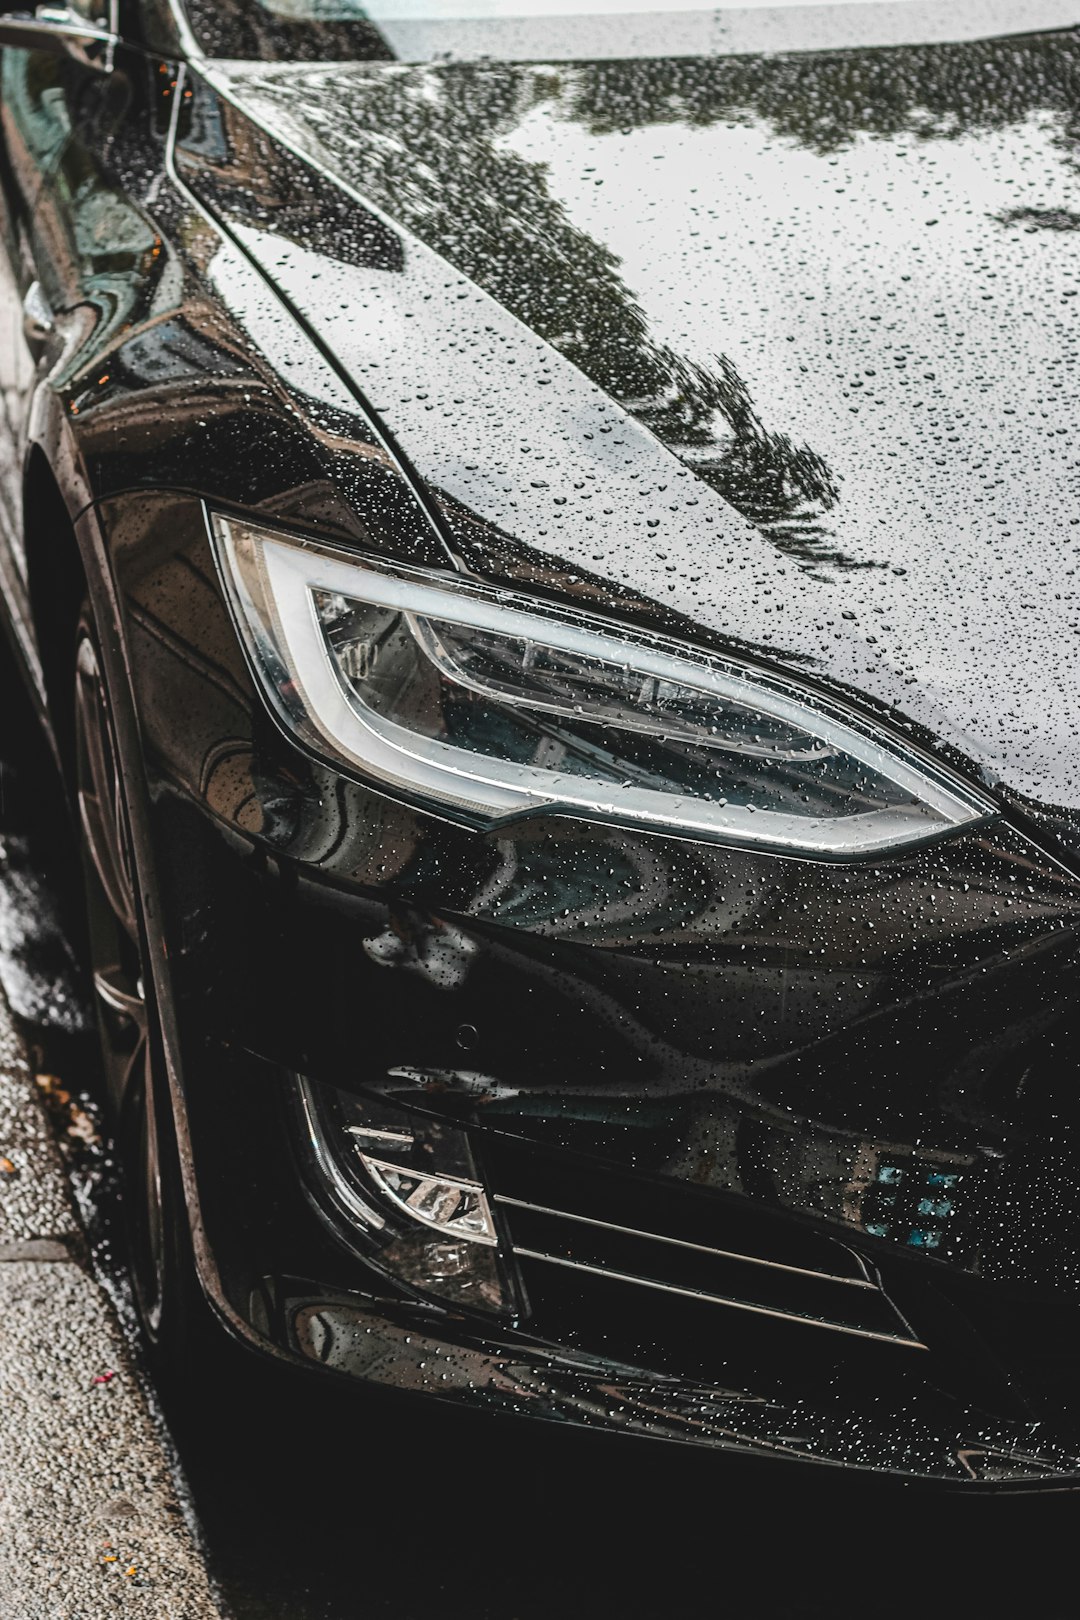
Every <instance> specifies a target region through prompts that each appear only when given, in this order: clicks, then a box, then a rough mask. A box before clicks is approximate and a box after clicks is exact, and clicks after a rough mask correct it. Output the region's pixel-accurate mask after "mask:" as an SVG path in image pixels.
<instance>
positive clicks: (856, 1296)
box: [484, 1139, 925, 1350]
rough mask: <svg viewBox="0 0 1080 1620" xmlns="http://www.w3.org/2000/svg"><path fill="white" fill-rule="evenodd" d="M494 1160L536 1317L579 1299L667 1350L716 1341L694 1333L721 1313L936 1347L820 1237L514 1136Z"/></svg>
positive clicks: (872, 1275) (869, 1277)
mask: <svg viewBox="0 0 1080 1620" xmlns="http://www.w3.org/2000/svg"><path fill="white" fill-rule="evenodd" d="M484 1160H485V1170H486V1174H487V1177H488V1182H489V1185H490V1186H491V1187H492V1189H493V1192H494V1200H495V1203H496V1205H497V1207H498V1209H499V1211H500V1214H501V1218H502V1222H503V1226H504V1229H505V1231H506V1233H507V1234H508V1237H509V1241H510V1246H511V1248H512V1250H513V1252H514V1255H515V1257H516V1259H517V1261H518V1265H519V1269H520V1270H521V1272H522V1275H523V1277H524V1278H525V1282H526V1287H527V1289H528V1291H529V1293H530V1298H531V1299H532V1303H533V1314H534V1317H537V1318H539V1317H547V1316H550V1315H551V1314H552V1312H554V1311H558V1309H559V1303H560V1296H563V1297H564V1303H566V1304H568V1303H569V1300H570V1298H571V1296H572V1297H573V1298H574V1299H575V1300H577V1301H578V1302H579V1303H582V1302H585V1301H588V1302H589V1303H590V1304H591V1305H592V1307H593V1309H594V1310H595V1311H597V1312H599V1314H600V1315H601V1316H603V1315H605V1314H608V1315H611V1316H615V1315H625V1314H626V1313H627V1312H629V1313H630V1314H631V1315H633V1314H637V1316H638V1318H639V1322H640V1324H641V1326H642V1327H643V1328H644V1327H646V1325H647V1329H648V1331H647V1337H648V1339H649V1341H650V1343H651V1344H653V1345H654V1346H655V1345H656V1344H657V1343H658V1341H660V1340H663V1339H669V1338H670V1337H671V1330H673V1329H675V1328H676V1324H679V1323H681V1324H682V1331H683V1332H689V1333H691V1334H694V1333H695V1331H696V1332H697V1333H698V1334H699V1335H700V1334H703V1335H704V1336H706V1337H707V1338H713V1337H715V1332H716V1326H717V1324H716V1320H715V1317H714V1319H713V1322H712V1323H711V1324H707V1323H706V1322H704V1321H701V1320H700V1319H698V1326H697V1328H696V1329H695V1326H694V1321H695V1315H694V1308H695V1307H699V1308H705V1309H706V1310H708V1311H711V1312H713V1313H715V1312H716V1311H717V1309H718V1308H719V1309H720V1310H722V1311H727V1312H737V1313H750V1314H752V1315H754V1316H757V1317H760V1318H766V1319H768V1318H771V1319H773V1320H774V1321H777V1322H783V1323H788V1324H794V1325H798V1326H800V1327H803V1328H815V1329H819V1330H825V1331H826V1332H828V1333H832V1334H840V1335H846V1336H848V1337H851V1338H858V1339H868V1340H877V1341H879V1342H882V1343H886V1344H889V1345H893V1346H897V1347H900V1348H903V1349H907V1350H923V1349H925V1345H924V1344H923V1343H922V1341H921V1339H920V1338H919V1337H918V1335H917V1334H916V1333H915V1331H914V1330H913V1328H912V1327H911V1325H910V1324H909V1323H908V1321H907V1320H906V1319H905V1317H904V1316H903V1315H902V1313H901V1312H900V1310H899V1309H898V1308H897V1306H896V1305H895V1304H894V1303H893V1302H892V1300H890V1298H889V1297H888V1295H887V1294H886V1293H885V1291H884V1289H883V1288H882V1286H881V1283H880V1280H879V1278H878V1276H877V1273H876V1272H875V1270H874V1268H873V1267H872V1266H870V1265H869V1264H868V1263H867V1262H866V1261H865V1260H864V1259H863V1258H862V1257H861V1256H860V1255H858V1254H857V1253H856V1252H855V1251H854V1250H852V1249H850V1248H848V1247H847V1246H846V1245H845V1244H843V1243H840V1242H837V1241H835V1240H834V1239H831V1238H828V1237H823V1236H821V1235H819V1234H818V1233H816V1232H814V1231H813V1230H812V1229H810V1228H805V1229H804V1228H800V1227H798V1226H795V1225H793V1223H791V1222H789V1221H783V1220H778V1219H777V1217H776V1216H774V1215H772V1214H771V1213H770V1212H769V1211H767V1210H765V1211H762V1210H749V1211H748V1210H747V1209H746V1208H745V1207H744V1206H740V1205H738V1204H736V1203H735V1201H733V1200H727V1199H724V1198H723V1197H721V1196H719V1195H717V1194H714V1193H709V1192H704V1191H702V1190H700V1189H697V1188H693V1187H688V1186H685V1185H680V1184H677V1183H673V1184H671V1185H670V1186H663V1185H657V1184H655V1183H653V1182H650V1181H649V1180H647V1179H646V1178H641V1179H640V1180H639V1179H638V1178H636V1177H633V1176H629V1175H627V1174H625V1173H624V1172H620V1171H617V1170H612V1169H610V1168H608V1167H604V1166H600V1167H598V1166H596V1165H592V1164H588V1163H582V1162H581V1161H577V1162H575V1161H574V1160H573V1159H572V1158H571V1156H570V1155H566V1156H564V1155H562V1154H556V1153H552V1152H548V1151H543V1152H537V1151H536V1150H535V1149H531V1148H527V1147H525V1146H524V1145H523V1144H519V1143H514V1142H511V1141H508V1140H506V1139H499V1140H497V1141H496V1142H494V1143H492V1144H491V1145H486V1150H485V1153H484ZM598 1290H599V1291H600V1292H599V1293H598V1292H597V1291H598ZM635 1298H636V1300H637V1305H636V1307H635V1304H634V1301H635ZM605 1299H606V1303H605ZM688 1312H690V1314H689V1315H688ZM559 1314H562V1313H561V1312H559ZM537 1325H540V1323H539V1321H538V1322H537ZM677 1336H681V1335H679V1334H677Z"/></svg>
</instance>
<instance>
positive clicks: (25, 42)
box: [0, 3, 116, 72]
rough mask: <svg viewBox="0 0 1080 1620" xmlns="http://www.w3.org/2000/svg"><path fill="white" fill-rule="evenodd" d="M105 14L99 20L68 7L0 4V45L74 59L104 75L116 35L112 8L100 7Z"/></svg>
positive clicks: (109, 63) (110, 62)
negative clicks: (72, 57) (35, 7)
mask: <svg viewBox="0 0 1080 1620" xmlns="http://www.w3.org/2000/svg"><path fill="white" fill-rule="evenodd" d="M97 9H98V10H101V11H105V12H107V15H103V16H101V17H100V18H96V17H95V18H91V17H87V16H84V15H83V14H82V13H81V12H80V11H76V10H75V9H74V8H73V7H71V6H38V7H37V9H36V10H30V9H28V8H27V7H26V6H25V5H23V6H18V7H15V6H7V5H4V4H2V3H0V45H13V46H16V47H21V48H22V49H23V50H27V51H52V52H53V53H54V54H56V55H58V56H74V57H76V58H77V59H78V60H79V61H80V62H83V63H84V64H85V65H86V66H87V67H92V68H98V69H100V70H101V71H103V72H107V71H108V70H109V69H110V68H111V67H112V57H113V49H114V47H115V45H116V32H115V29H114V27H113V26H112V25H113V17H114V13H115V6H114V5H112V4H109V5H108V6H104V5H103V6H101V7H99V8H97Z"/></svg>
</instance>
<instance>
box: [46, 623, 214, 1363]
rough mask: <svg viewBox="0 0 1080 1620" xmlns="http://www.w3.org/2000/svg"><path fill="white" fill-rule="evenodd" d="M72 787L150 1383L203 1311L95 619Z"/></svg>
mask: <svg viewBox="0 0 1080 1620" xmlns="http://www.w3.org/2000/svg"><path fill="white" fill-rule="evenodd" d="M73 673H74V725H73V736H74V785H75V792H76V796H77V807H78V819H79V841H80V848H81V854H82V866H83V877H84V886H85V893H86V917H87V940H88V948H89V955H90V969H91V972H92V975H93V984H94V991H95V1002H96V1005H97V1012H98V1023H99V1028H100V1033H101V1050H102V1061H103V1066H104V1074H105V1086H106V1091H107V1096H108V1102H109V1105H110V1109H111V1112H112V1114H113V1118H114V1122H115V1133H116V1141H117V1147H118V1150H119V1155H120V1161H121V1169H122V1175H123V1192H122V1200H123V1206H124V1226H125V1235H126V1240H127V1251H128V1269H129V1272H130V1276H131V1289H132V1295H133V1298H134V1302H135V1307H136V1310H137V1312H138V1315H139V1320H140V1323H141V1326H142V1330H143V1334H144V1336H145V1339H146V1343H147V1346H148V1348H149V1351H150V1354H151V1358H152V1360H153V1361H154V1363H155V1367H156V1370H158V1371H159V1373H164V1374H175V1373H178V1372H179V1371H180V1370H181V1369H183V1368H185V1367H188V1366H189V1365H190V1361H191V1357H192V1355H193V1354H195V1353H198V1352H199V1351H200V1350H202V1349H203V1348H204V1347H205V1343H206V1338H207V1334H208V1331H209V1325H210V1312H209V1309H208V1307H207V1305H206V1302H205V1300H204V1298H203V1295H202V1291H201V1289H200V1287H199V1284H198V1280H197V1278H196V1275H195V1265H194V1259H193V1255H192V1250H191V1235H190V1228H189V1226H188V1217H187V1206H186V1203H185V1200H184V1194H183V1183H182V1180H181V1174H180V1161H179V1153H178V1149H177V1143H176V1134H175V1129H174V1125H173V1115H172V1105H171V1101H170V1098H169V1094H168V1078H167V1075H166V1072H165V1066H164V1063H163V1061H162V1050H161V1040H160V1036H159V1032H158V1024H157V1018H156V1013H155V1007H154V1000H153V994H152V990H151V976H150V974H149V972H148V971H146V945H145V931H144V926H143V915H142V906H141V902H140V897H139V885H138V881H137V877H136V867H135V861H134V857H133V853H132V841H131V835H130V820H129V816H128V807H127V796H126V792H125V789H124V782H123V773H122V771H121V768H120V757H119V753H118V750H117V744H116V727H115V724H114V721H113V709H112V704H111V701H110V697H109V691H108V685H107V683H106V680H105V676H104V669H103V661H102V658H101V654H100V646H99V641H98V637H97V631H96V628H95V625H94V621H93V616H92V614H91V612H90V610H89V607H88V606H87V605H85V604H84V606H83V609H82V612H81V613H80V615H79V621H78V625H77V628H76V635H75V651H74V672H73Z"/></svg>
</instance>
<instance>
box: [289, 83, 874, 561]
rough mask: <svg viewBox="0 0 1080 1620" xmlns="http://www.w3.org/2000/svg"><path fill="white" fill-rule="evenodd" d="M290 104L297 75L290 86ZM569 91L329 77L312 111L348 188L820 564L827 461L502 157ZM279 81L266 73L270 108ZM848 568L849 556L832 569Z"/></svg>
mask: <svg viewBox="0 0 1080 1620" xmlns="http://www.w3.org/2000/svg"><path fill="white" fill-rule="evenodd" d="M282 87H283V88H284V89H285V93H286V96H287V98H288V100H290V101H291V100H292V99H293V98H294V97H295V94H296V78H295V75H294V74H291V73H290V74H289V75H288V76H287V78H286V79H285V80H283V81H282ZM559 87H560V79H559V78H558V77H556V76H554V75H545V76H540V75H537V74H536V73H535V72H534V71H532V70H530V71H527V72H524V71H522V70H521V69H518V68H514V67H510V66H504V67H500V66H494V65H489V64H484V65H474V66H466V65H457V66H455V67H453V68H451V69H441V68H403V69H394V70H390V71H384V70H383V71H380V70H376V71H374V72H371V73H368V72H365V70H364V69H362V68H358V67H350V68H348V69H346V70H342V71H340V72H339V71H338V70H335V69H333V68H329V69H327V68H323V69H319V70H316V74H315V75H313V80H312V85H311V89H310V95H309V98H308V102H307V106H306V109H305V116H306V120H307V121H308V122H309V123H310V124H311V125H313V126H314V127H315V128H316V129H317V132H318V135H319V137H320V139H321V141H322V142H323V144H324V146H325V148H326V149H327V151H328V153H329V154H330V155H331V156H332V157H333V158H335V159H336V160H338V161H339V162H340V163H341V165H342V167H343V168H344V169H346V170H347V172H348V174H349V177H350V180H351V181H352V182H353V184H354V185H356V186H357V187H358V188H359V189H360V190H362V191H363V192H365V193H366V195H368V196H370V197H371V198H372V200H373V201H374V202H376V203H378V204H379V205H380V206H381V207H383V208H385V209H386V211H387V212H388V213H389V214H391V215H392V216H393V217H395V218H397V219H399V220H400V221H401V222H402V223H403V224H405V225H406V226H408V227H409V228H410V229H411V230H413V231H415V232H416V234H417V235H418V236H419V237H421V239H423V240H424V241H427V242H428V243H430V244H431V245H432V246H433V247H434V248H435V249H436V250H437V251H438V252H439V253H440V254H442V255H443V256H444V257H445V258H447V259H448V260H450V261H451V262H452V263H453V264H455V265H456V266H457V267H458V268H459V269H460V270H461V271H462V272H463V273H464V274H465V275H467V276H469V277H470V278H472V279H473V280H475V281H476V282H477V283H478V284H479V285H481V286H483V287H485V288H486V289H487V290H488V291H489V292H491V293H492V294H493V296H495V297H496V298H498V299H499V300H500V302H501V303H502V304H504V305H505V306H506V307H507V308H508V309H510V310H512V311H513V313H514V314H515V315H517V316H518V317H519V318H520V319H521V320H522V321H524V322H525V323H526V324H527V325H528V326H529V327H531V329H532V330H533V331H535V332H537V333H539V334H540V335H541V336H542V337H544V338H546V339H547V340H548V341H549V342H550V343H552V344H553V345H554V346H555V347H556V348H558V349H559V350H560V351H561V352H562V353H563V354H565V355H566V356H567V357H568V358H569V359H570V360H572V361H574V363H575V364H576V365H578V366H580V368H581V369H582V370H583V371H584V372H585V373H586V374H587V375H588V376H589V377H591V378H592V379H593V381H594V382H596V383H598V384H599V385H600V387H602V388H603V389H604V390H605V391H606V392H607V393H609V394H611V395H612V396H613V397H614V398H615V399H617V400H619V401H620V402H621V403H622V404H623V405H625V406H626V407H627V408H628V409H629V410H630V411H632V412H633V414H634V415H635V416H637V417H638V418H639V419H640V420H641V421H643V422H645V423H646V424H647V426H649V427H650V428H651V429H652V430H653V432H655V433H656V434H657V436H658V437H659V438H660V439H662V440H663V441H664V442H665V443H666V444H668V445H669V446H670V447H671V448H672V449H673V450H675V451H676V453H678V454H679V455H681V456H682V457H683V458H684V459H685V460H686V461H687V462H688V463H689V464H690V465H692V466H693V468H694V470H695V471H696V472H697V473H698V475H699V476H700V477H702V478H704V479H706V480H707V481H708V482H709V483H711V484H712V485H713V486H714V487H715V488H716V489H717V490H718V491H719V492H720V493H721V494H722V495H723V496H724V497H725V499H727V500H729V501H730V502H731V503H732V505H734V506H736V507H738V508H739V510H741V511H743V512H744V513H746V515H747V516H749V517H751V518H752V519H753V520H754V521H756V522H758V523H762V524H765V525H783V529H782V530H781V529H777V530H776V531H775V536H776V538H777V542H778V543H781V544H787V545H789V547H790V549H792V550H795V551H797V552H799V554H801V555H813V556H814V557H815V558H816V559H818V560H821V559H822V558H823V557H824V556H827V553H824V552H823V551H822V550H821V549H820V548H819V547H817V546H815V545H814V544H813V540H814V535H815V532H816V530H815V524H814V519H815V517H816V516H817V515H819V514H820V513H821V512H822V511H824V510H827V509H828V508H829V507H830V506H832V505H833V504H834V502H835V500H836V495H837V491H836V487H835V485H834V483H833V480H832V477H831V475H830V473H829V469H828V467H827V466H826V465H825V463H824V462H823V461H822V459H821V457H820V456H818V455H816V454H815V453H814V452H813V451H812V450H810V449H808V448H807V447H805V446H796V445H794V444H793V443H792V441H791V440H790V439H789V438H788V437H787V436H786V435H784V434H779V433H773V432H770V431H769V430H767V429H766V428H765V426H764V425H763V423H762V422H761V420H760V418H759V416H758V414H757V412H756V411H755V409H754V405H753V402H752V400H751V398H750V395H749V393H748V392H747V389H746V385H745V384H744V383H743V381H742V379H741V378H740V377H739V375H738V373H737V371H736V370H735V367H734V365H733V364H732V363H731V361H730V360H728V359H726V358H724V357H717V359H716V361H715V364H714V365H713V367H711V368H708V369H707V368H706V367H704V366H702V365H699V364H696V363H694V362H692V361H689V360H687V359H685V358H683V357H682V356H680V355H679V354H677V353H676V352H675V351H674V350H672V349H671V348H669V347H668V346H666V345H664V344H660V343H657V342H656V341H654V340H653V339H652V338H651V337H650V335H649V328H648V321H647V318H646V316H645V313H644V311H643V310H642V309H641V307H640V305H639V304H637V303H636V302H635V300H634V298H633V297H632V295H631V293H630V292H629V291H628V289H627V288H626V286H625V284H624V282H623V280H622V278H621V275H620V265H619V260H618V259H617V258H616V256H615V255H614V254H613V253H612V252H611V251H610V250H609V249H608V248H607V247H605V246H604V245H603V244H602V243H599V242H597V241H595V240H594V239H593V238H592V237H591V236H589V235H588V234H587V233H586V232H585V231H583V230H581V229H580V228H579V227H578V226H576V225H575V224H574V223H573V222H572V221H571V220H570V218H569V216H568V214H567V212H566V210H565V208H564V207H563V205H562V204H561V203H560V202H559V201H558V200H557V199H555V198H553V197H552V196H551V194H550V191H549V189H548V184H547V175H546V171H545V168H544V166H543V165H542V164H540V163H534V162H530V161H528V160H527V159H526V158H523V157H521V156H519V155H518V154H517V153H515V152H513V151H511V150H509V149H508V148H507V147H506V146H504V145H500V144H499V142H498V138H499V136H500V135H501V134H504V133H507V132H509V131H510V130H512V129H513V128H515V127H516V125H517V124H518V122H519V121H520V119H521V117H522V115H523V114H524V113H525V112H526V111H527V110H528V108H529V107H530V106H531V105H534V104H535V103H537V102H539V101H543V100H546V99H548V98H549V97H550V96H552V95H554V94H558V93H559ZM275 88H276V87H275V80H274V76H273V75H272V74H271V75H269V76H267V77H263V76H260V80H259V94H260V98H261V99H264V100H271V101H272V100H273V99H274V96H275ZM832 560H835V561H838V562H842V561H843V559H842V558H841V557H840V556H839V554H835V555H834V556H833V559H832Z"/></svg>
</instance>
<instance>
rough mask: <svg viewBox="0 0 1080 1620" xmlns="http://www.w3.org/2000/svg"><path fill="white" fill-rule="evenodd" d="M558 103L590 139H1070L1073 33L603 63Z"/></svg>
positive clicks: (832, 148) (1077, 60)
mask: <svg viewBox="0 0 1080 1620" xmlns="http://www.w3.org/2000/svg"><path fill="white" fill-rule="evenodd" d="M561 80H562V86H561V87H562V100H563V107H564V110H565V111H566V113H567V114H568V116H569V117H571V118H573V119H574V120H575V121H577V122H579V123H582V124H584V125H586V127H587V128H589V129H590V130H591V131H592V132H593V133H594V134H604V133H607V132H610V131H614V130H623V131H626V130H630V129H641V128H644V127H645V126H647V125H649V124H661V123H663V124H670V123H672V122H673V121H678V122H680V123H684V124H687V125H690V126H691V127H692V126H694V125H698V126H706V125H709V124H715V123H728V124H731V123H745V124H750V123H765V124H768V125H769V126H770V128H771V129H772V130H773V132H774V133H775V134H776V135H779V136H781V137H785V138H788V139H790V140H793V141H797V142H798V144H799V145H800V146H805V147H808V148H809V149H810V150H811V151H813V152H818V153H821V154H826V153H830V152H836V151H838V150H840V149H841V148H843V147H844V146H846V145H848V144H849V143H850V142H851V141H853V140H854V139H855V137H856V136H858V135H871V136H881V137H896V136H897V135H902V134H910V135H914V136H917V137H923V138H934V139H941V138H943V137H944V138H948V137H951V136H959V135H965V134H970V133H972V132H974V131H980V130H990V129H1005V128H1008V127H1009V126H1010V125H1013V124H1017V123H1021V122H1023V120H1024V119H1026V118H1027V117H1028V116H1029V115H1030V114H1031V113H1032V112H1034V111H1036V110H1038V111H1047V112H1060V113H1062V114H1064V115H1065V117H1066V119H1067V120H1068V126H1067V129H1068V133H1067V136H1066V138H1067V139H1070V140H1074V139H1076V138H1078V137H1080V125H1075V132H1074V121H1075V120H1076V119H1077V118H1078V116H1080V47H1078V43H1077V39H1076V35H1075V32H1074V31H1073V30H1068V31H1063V32H1060V33H1046V34H1029V35H1027V36H1021V37H1013V38H1005V39H991V40H983V41H979V42H976V43H967V44H963V45H926V46H908V47H905V48H903V49H891V50H865V51H832V52H822V53H821V54H814V53H812V52H807V53H805V54H791V55H786V56H769V57H766V56H729V57H708V58H705V57H703V58H698V59H692V60H675V59H665V60H660V61H654V62H649V63H647V64H642V63H640V62H632V61H623V62H618V61H613V62H601V63H595V64H589V65H588V66H586V67H585V68H583V69H580V70H579V69H573V68H572V69H569V70H567V71H566V73H565V74H564V75H562V76H561Z"/></svg>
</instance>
